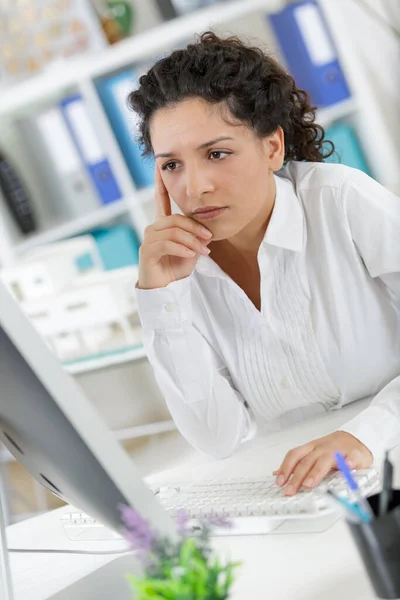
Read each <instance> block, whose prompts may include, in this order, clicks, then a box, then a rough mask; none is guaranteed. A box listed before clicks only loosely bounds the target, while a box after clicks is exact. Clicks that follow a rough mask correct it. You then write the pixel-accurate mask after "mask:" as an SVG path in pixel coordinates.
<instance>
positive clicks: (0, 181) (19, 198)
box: [0, 153, 37, 234]
mask: <svg viewBox="0 0 400 600" xmlns="http://www.w3.org/2000/svg"><path fill="white" fill-rule="evenodd" d="M1 197H4V201H5V203H6V205H7V206H8V208H9V210H10V212H11V214H12V216H13V218H14V220H15V222H16V224H17V226H18V228H19V229H20V230H21V232H22V233H23V234H28V233H32V232H33V231H36V229H37V225H36V220H35V214H34V210H33V207H32V202H31V200H30V197H29V194H28V191H27V189H26V187H25V186H24V184H23V182H22V180H21V178H20V177H19V175H17V173H16V171H15V169H14V167H13V166H12V165H11V163H10V161H9V160H8V159H6V157H5V156H4V155H3V154H1V153H0V198H1Z"/></svg>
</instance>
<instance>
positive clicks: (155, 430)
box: [113, 420, 176, 442]
mask: <svg viewBox="0 0 400 600" xmlns="http://www.w3.org/2000/svg"><path fill="white" fill-rule="evenodd" d="M175 429H176V425H175V423H174V421H172V420H169V421H160V422H158V423H149V424H148V425H134V426H133V427H128V428H127V429H119V430H118V431H114V432H113V433H114V434H115V437H116V439H117V440H119V441H120V442H122V441H123V440H133V439H135V438H138V437H145V436H148V435H158V434H160V433H166V432H168V431H174V430H175Z"/></svg>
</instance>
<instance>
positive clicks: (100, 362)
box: [64, 346, 146, 375]
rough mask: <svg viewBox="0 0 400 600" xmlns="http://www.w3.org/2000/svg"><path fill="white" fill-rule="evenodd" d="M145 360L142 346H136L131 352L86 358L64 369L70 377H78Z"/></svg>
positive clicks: (66, 365)
mask: <svg viewBox="0 0 400 600" xmlns="http://www.w3.org/2000/svg"><path fill="white" fill-rule="evenodd" d="M137 360H146V354H145V351H144V348H143V346H138V347H137V348H133V349H132V350H126V351H121V352H115V353H114V354H109V355H107V356H101V357H99V358H88V359H87V360H78V361H76V362H71V363H69V364H68V363H67V364H65V365H64V368H65V370H66V371H68V373H70V374H71V375H79V374H80V373H87V372H88V371H97V370H98V369H105V368H107V367H112V366H114V365H121V364H124V363H127V362H131V361H137Z"/></svg>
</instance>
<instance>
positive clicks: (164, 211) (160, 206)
mask: <svg viewBox="0 0 400 600" xmlns="http://www.w3.org/2000/svg"><path fill="white" fill-rule="evenodd" d="M154 183H155V201H156V218H157V219H160V218H161V217H169V216H170V215H171V213H172V209H171V200H170V199H169V194H168V191H167V188H166V187H165V185H164V182H163V180H162V177H161V173H160V169H159V167H158V165H156V166H155V169H154Z"/></svg>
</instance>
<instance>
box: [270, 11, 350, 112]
mask: <svg viewBox="0 0 400 600" xmlns="http://www.w3.org/2000/svg"><path fill="white" fill-rule="evenodd" d="M267 18H269V20H270V23H271V25H272V28H273V30H274V33H275V35H276V37H277V39H278V42H279V45H280V47H281V50H282V53H283V56H284V58H285V59H286V62H287V66H288V68H289V71H290V72H291V74H292V76H293V78H294V80H295V81H296V84H297V86H298V87H299V88H301V89H303V90H305V91H306V92H308V94H309V95H310V97H311V100H312V103H313V104H314V105H316V106H319V107H323V106H330V105H332V104H335V103H337V102H341V101H343V100H345V99H347V98H349V97H350V91H349V88H348V86H347V83H346V79H345V77H344V74H343V71H342V69H341V66H340V63H339V60H338V58H337V55H336V50H335V47H334V44H333V41H332V38H331V36H330V32H329V30H328V27H327V25H326V23H325V21H324V18H323V15H322V13H321V11H320V9H319V7H318V4H317V3H316V2H315V0H305V1H303V2H297V3H295V4H290V5H289V6H287V7H285V8H284V9H283V10H282V11H280V12H278V13H275V14H271V15H269V16H268V17H267Z"/></svg>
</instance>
